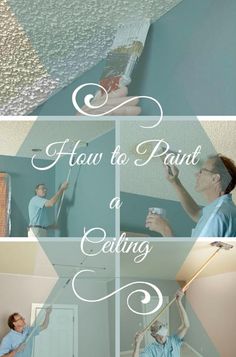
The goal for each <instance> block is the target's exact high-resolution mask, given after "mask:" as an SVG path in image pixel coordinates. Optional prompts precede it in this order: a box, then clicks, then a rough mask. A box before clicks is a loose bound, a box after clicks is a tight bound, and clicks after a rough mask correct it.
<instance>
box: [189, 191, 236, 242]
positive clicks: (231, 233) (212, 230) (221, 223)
mask: <svg viewBox="0 0 236 357" xmlns="http://www.w3.org/2000/svg"><path fill="white" fill-rule="evenodd" d="M192 237H236V206H235V204H234V203H233V201H232V195H231V194H227V195H223V196H220V197H219V198H217V199H216V200H215V201H213V202H211V203H210V204H209V205H208V206H206V207H204V208H203V209H202V214H201V217H200V219H199V221H198V223H197V225H196V227H195V229H193V230H192Z"/></svg>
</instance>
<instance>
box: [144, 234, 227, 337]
mask: <svg viewBox="0 0 236 357" xmlns="http://www.w3.org/2000/svg"><path fill="white" fill-rule="evenodd" d="M211 246H213V247H217V249H216V251H215V252H214V253H213V254H212V255H211V256H210V257H209V258H208V259H207V261H206V262H205V263H204V264H203V265H202V266H201V267H200V268H199V269H198V271H197V272H196V273H195V274H194V275H193V276H192V278H191V279H190V280H189V281H188V282H187V283H186V284H185V285H184V286H183V287H182V288H181V289H180V290H181V291H182V292H183V293H184V292H185V291H186V290H187V289H188V288H189V286H190V285H191V284H192V282H193V281H194V280H195V279H196V277H197V276H198V275H199V274H200V273H201V272H202V271H203V270H204V269H205V268H206V267H207V265H208V264H209V263H210V262H211V260H212V259H213V258H214V257H215V256H216V255H217V253H218V252H219V251H220V250H221V249H224V250H230V249H232V248H233V246H232V245H231V244H227V243H224V242H220V241H216V242H212V243H211ZM175 301H176V296H175V297H174V298H173V299H172V300H171V301H170V302H169V303H168V304H167V305H166V306H164V307H163V309H162V310H161V311H160V312H159V313H158V315H157V316H156V317H155V318H154V319H153V320H152V321H151V322H150V323H149V324H148V325H147V326H146V327H144V329H143V330H142V331H141V333H145V332H146V331H147V330H148V329H149V328H150V327H151V326H152V325H153V324H154V323H155V322H156V321H157V320H158V319H159V317H160V316H161V315H162V314H163V312H164V311H166V309H168V308H169V307H170V306H171V305H172V304H173V303H174V302H175Z"/></svg>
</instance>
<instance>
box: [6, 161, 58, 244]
mask: <svg viewBox="0 0 236 357" xmlns="http://www.w3.org/2000/svg"><path fill="white" fill-rule="evenodd" d="M47 162H48V163H49V161H45V160H36V162H35V163H36V165H39V166H43V163H44V164H45V163H46V164H47ZM0 169H1V171H5V172H7V173H8V174H9V175H10V176H11V188H12V196H11V197H12V198H11V224H12V230H11V236H12V237H26V236H27V226H28V224H29V220H28V204H29V201H30V199H31V198H32V197H33V196H34V188H35V186H36V185H37V184H39V183H45V184H46V186H47V188H48V196H49V197H50V196H51V195H53V194H54V193H55V181H54V176H55V173H54V170H49V171H37V170H35V169H34V168H33V167H32V165H31V160H30V159H28V158H22V157H13V156H0ZM49 217H50V221H52V223H53V220H54V209H53V208H50V209H49ZM52 233H53V232H52Z"/></svg>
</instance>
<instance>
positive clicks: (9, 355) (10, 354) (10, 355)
mask: <svg viewBox="0 0 236 357" xmlns="http://www.w3.org/2000/svg"><path fill="white" fill-rule="evenodd" d="M24 349H25V344H24V343H21V344H20V345H19V346H18V347H17V348H15V349H14V350H12V351H10V352H8V353H5V354H4V355H1V357H14V356H15V355H16V354H17V353H18V352H22V351H24Z"/></svg>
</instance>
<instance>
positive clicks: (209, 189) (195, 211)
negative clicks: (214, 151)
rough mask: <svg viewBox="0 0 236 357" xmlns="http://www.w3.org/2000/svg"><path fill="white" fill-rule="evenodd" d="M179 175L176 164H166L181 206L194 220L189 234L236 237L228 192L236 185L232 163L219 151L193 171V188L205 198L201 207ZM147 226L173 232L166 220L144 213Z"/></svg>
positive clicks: (234, 208)
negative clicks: (196, 170)
mask: <svg viewBox="0 0 236 357" xmlns="http://www.w3.org/2000/svg"><path fill="white" fill-rule="evenodd" d="M170 170H171V171H170ZM178 175H179V170H178V169H177V168H176V167H175V166H172V167H171V168H168V170H167V179H168V181H169V182H170V183H171V184H172V186H173V188H174V189H175V191H176V193H177V195H178V197H179V199H180V202H181V204H182V206H183V208H184V210H185V211H186V212H187V214H188V215H189V216H190V217H191V218H192V219H193V220H194V221H195V222H196V223H197V225H196V227H195V229H193V231H192V235H191V236H192V237H236V206H235V204H234V203H233V201H232V196H231V192H232V191H233V189H234V188H235V186H236V166H235V163H234V162H233V161H232V160H231V159H229V158H227V157H225V156H222V155H216V156H211V157H209V159H208V160H207V161H206V162H205V163H204V164H203V166H202V168H201V169H200V170H199V172H198V173H197V174H196V186H195V189H196V191H197V192H200V193H202V194H203V196H204V197H205V199H206V200H207V202H208V205H207V206H206V207H204V208H203V209H202V208H201V207H200V206H199V205H198V204H197V203H196V202H195V201H194V199H193V198H192V197H191V195H190V194H189V193H188V192H187V190H186V189H185V188H184V186H183V185H182V183H181V181H180V179H179V177H178ZM146 227H147V228H149V229H150V230H152V231H156V232H159V233H161V234H162V235H163V236H165V237H170V236H174V235H173V232H172V229H171V227H170V225H169V223H168V222H167V221H166V220H165V219H164V218H162V217H161V216H160V215H157V214H149V215H148V216H147V219H146Z"/></svg>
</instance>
